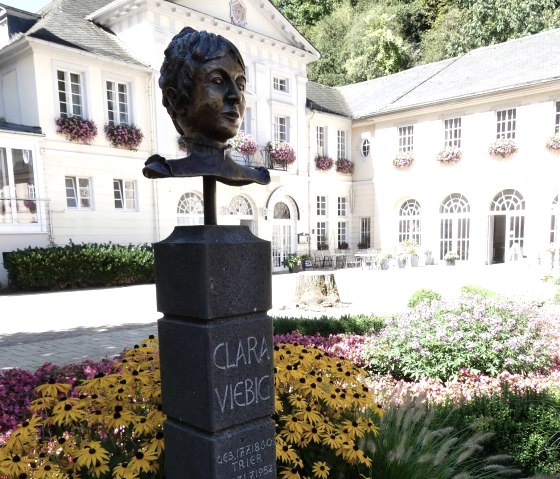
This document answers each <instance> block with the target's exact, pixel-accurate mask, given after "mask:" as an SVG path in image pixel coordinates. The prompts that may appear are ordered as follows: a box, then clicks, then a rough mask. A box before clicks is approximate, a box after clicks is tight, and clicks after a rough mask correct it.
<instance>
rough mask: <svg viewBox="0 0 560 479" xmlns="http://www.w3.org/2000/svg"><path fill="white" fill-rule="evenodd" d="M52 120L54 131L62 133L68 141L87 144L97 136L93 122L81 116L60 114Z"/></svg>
mask: <svg viewBox="0 0 560 479" xmlns="http://www.w3.org/2000/svg"><path fill="white" fill-rule="evenodd" d="M54 122H55V123H56V126H57V129H56V132H57V133H60V134H61V135H64V136H65V137H66V139H67V140H68V141H73V142H75V143H81V144H83V145H89V144H91V142H92V141H93V139H94V138H95V137H96V136H97V126H95V123H94V122H93V121H92V120H86V119H84V118H82V117H81V116H60V117H58V118H57V119H55V121H54Z"/></svg>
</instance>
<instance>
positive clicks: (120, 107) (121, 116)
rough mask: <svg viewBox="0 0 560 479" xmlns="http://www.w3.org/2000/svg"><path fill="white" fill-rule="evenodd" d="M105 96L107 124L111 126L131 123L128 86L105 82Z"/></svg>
mask: <svg viewBox="0 0 560 479" xmlns="http://www.w3.org/2000/svg"><path fill="white" fill-rule="evenodd" d="M105 95H106V100H107V123H109V125H118V124H120V123H130V113H129V112H130V108H129V87H128V84H126V83H121V82H116V81H109V80H107V81H106V82H105Z"/></svg>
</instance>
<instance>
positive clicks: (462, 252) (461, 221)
mask: <svg viewBox="0 0 560 479" xmlns="http://www.w3.org/2000/svg"><path fill="white" fill-rule="evenodd" d="M470 211H471V209H470V205H469V202H468V200H467V199H466V198H465V197H464V196H463V195H461V194H459V193H454V194H452V195H449V196H448V197H447V198H445V199H444V200H443V202H442V203H441V205H440V209H439V212H440V240H439V241H440V243H439V259H440V260H443V258H444V257H445V255H446V254H447V253H449V252H452V253H456V254H457V255H459V259H460V260H462V261H466V260H468V259H469V247H470Z"/></svg>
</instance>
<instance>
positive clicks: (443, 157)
mask: <svg viewBox="0 0 560 479" xmlns="http://www.w3.org/2000/svg"><path fill="white" fill-rule="evenodd" d="M462 156H463V153H462V152H461V150H460V149H459V148H458V147H456V146H446V147H445V148H444V149H443V150H441V151H439V152H438V154H437V155H436V160H437V161H439V162H440V163H457V162H458V161H459V160H460V159H461V157H462Z"/></svg>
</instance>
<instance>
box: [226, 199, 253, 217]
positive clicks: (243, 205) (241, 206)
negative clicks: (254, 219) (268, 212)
mask: <svg viewBox="0 0 560 479" xmlns="http://www.w3.org/2000/svg"><path fill="white" fill-rule="evenodd" d="M229 212H230V214H232V215H237V216H253V208H251V203H249V200H248V199H247V198H245V197H244V196H241V195H237V196H235V197H233V199H232V200H231V202H230V204H229Z"/></svg>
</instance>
